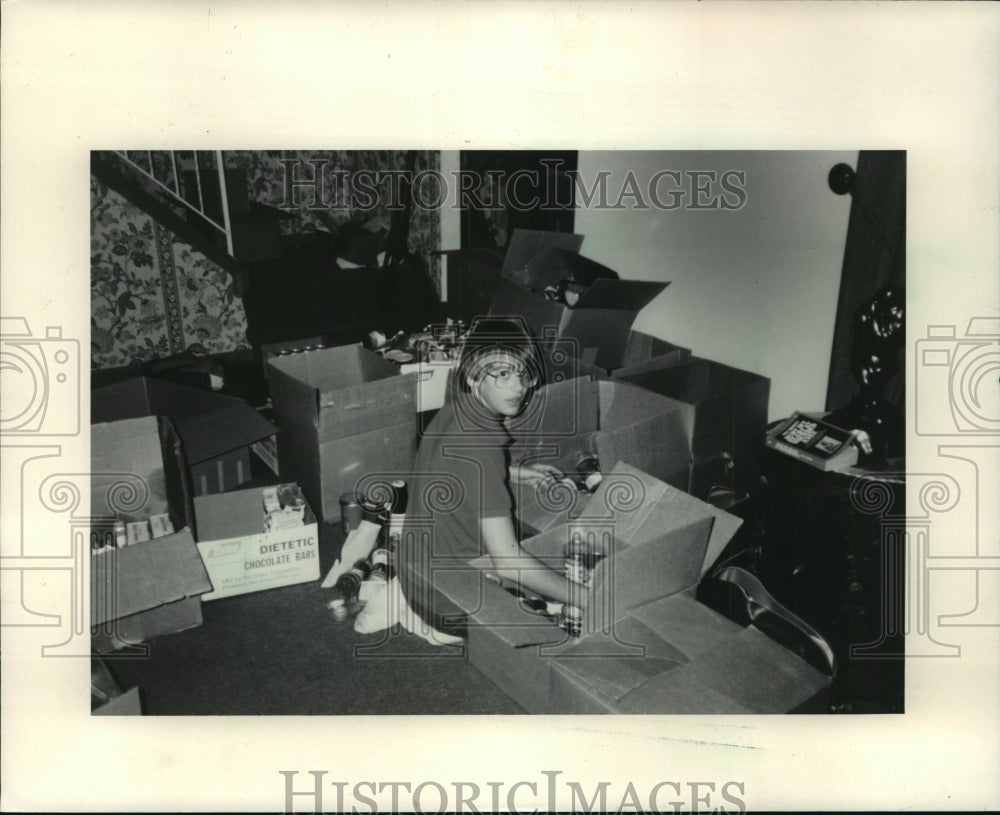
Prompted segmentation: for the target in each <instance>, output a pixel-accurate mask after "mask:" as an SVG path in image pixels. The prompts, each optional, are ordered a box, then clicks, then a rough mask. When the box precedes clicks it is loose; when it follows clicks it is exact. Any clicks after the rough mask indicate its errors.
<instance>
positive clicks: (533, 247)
mask: <svg viewBox="0 0 1000 815" xmlns="http://www.w3.org/2000/svg"><path fill="white" fill-rule="evenodd" d="M581 246H583V235H574V234H571V233H569V232H548V231H545V230H541V229H515V230H514V234H513V235H512V236H511V238H510V243H509V244H508V245H507V254H506V255H505V256H504V259H503V267H502V270H501V271H502V272H503V275H504V277H506V278H507V279H508V280H510V281H511V282H513V283H516V284H518V285H520V286H521V287H522V288H530V287H531V285H532V282H531V279H530V277H529V275H530V272H529V271H528V269H527V267H528V264H529V262H530V261H531V259H532V258H534V257H535V256H537V255H539V254H541V253H542V252H543V251H544V250H546V249H548V248H550V247H554V248H559V249H564V250H566V251H567V252H571V253H572V252H579V251H580V247H581Z"/></svg>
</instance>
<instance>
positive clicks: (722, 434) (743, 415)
mask: <svg viewBox="0 0 1000 815" xmlns="http://www.w3.org/2000/svg"><path fill="white" fill-rule="evenodd" d="M616 378H618V379H621V380H622V381H623V382H630V383H632V384H634V385H638V386H640V387H643V388H647V389H649V390H652V391H655V392H656V393H659V394H663V395H664V396H669V397H670V398H672V399H677V400H679V401H681V402H685V403H687V404H689V405H691V406H692V407H693V409H694V413H693V417H694V424H693V426H692V435H691V439H692V442H691V445H692V453H693V455H694V457H695V458H698V459H700V458H704V457H707V456H712V455H716V454H718V453H720V452H723V451H725V452H728V453H731V454H732V453H738V452H753V451H756V450H758V449H759V448H761V447H763V445H764V435H765V433H766V431H767V408H768V399H769V397H770V393H771V380H770V379H768V378H767V377H764V376H760V375H759V374H755V373H751V372H750V371H743V370H740V369H739V368H733V367H731V366H729V365H723V364H721V363H719V362H713V361H712V360H708V359H702V358H700V357H691V358H690V359H687V360H685V361H684V362H682V363H681V364H679V365H674V366H671V367H666V368H660V369H658V370H651V371H633V372H623V373H619V374H617V375H616Z"/></svg>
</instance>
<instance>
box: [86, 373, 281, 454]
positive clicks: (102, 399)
mask: <svg viewBox="0 0 1000 815" xmlns="http://www.w3.org/2000/svg"><path fill="white" fill-rule="evenodd" d="M139 416H167V417H169V418H170V419H171V420H172V421H173V422H174V425H175V426H176V427H177V432H178V433H179V434H180V436H181V439H182V441H183V442H184V448H185V454H186V456H187V460H188V463H190V464H197V463H198V462H201V461H206V460H208V459H211V458H214V457H216V456H218V455H220V454H222V453H226V452H228V451H230V450H234V449H236V448H238V447H245V446H247V445H250V444H253V443H254V442H255V441H259V440H260V439H262V438H266V437H267V436H270V435H272V434H273V433H274V432H275V430H276V428H275V427H274V425H273V424H271V423H270V422H268V421H267V420H266V419H265V418H264V417H263V416H261V415H260V414H259V413H258V412H257V411H256V410H254V409H253V408H252V407H251V406H250V405H249V404H247V403H246V402H245V401H243V400H242V399H236V398H234V397H232V396H225V395H223V394H219V393H211V392H208V391H203V390H200V389H198V388H190V387H187V386H186V385H177V384H175V383H173V382H165V381H163V380H160V379H156V378H154V377H147V376H138V377H134V378H132V379H126V380H124V381H122V382H116V383H114V384H111V385H106V386H104V387H99V388H94V389H93V391H92V393H91V422H92V423H94V424H97V423H101V422H107V421H116V420H119V419H131V418H135V417H139Z"/></svg>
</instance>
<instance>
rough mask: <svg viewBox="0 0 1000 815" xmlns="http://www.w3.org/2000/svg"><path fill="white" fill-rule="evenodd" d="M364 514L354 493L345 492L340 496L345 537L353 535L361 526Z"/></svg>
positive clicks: (341, 520) (341, 521)
mask: <svg viewBox="0 0 1000 815" xmlns="http://www.w3.org/2000/svg"><path fill="white" fill-rule="evenodd" d="M363 517H364V513H363V512H362V510H361V504H360V503H358V497H357V495H355V494H354V493H353V492H345V493H344V494H343V495H341V496H340V524H341V528H342V529H343V532H344V536H345V537H346V536H347V535H349V534H351V531H352V530H354V529H357V528H358V527H359V526H361V520H362V518H363Z"/></svg>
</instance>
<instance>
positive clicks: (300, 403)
mask: <svg viewBox="0 0 1000 815" xmlns="http://www.w3.org/2000/svg"><path fill="white" fill-rule="evenodd" d="M268 366H269V368H270V371H269V373H268V383H269V387H270V391H271V400H272V402H273V405H274V415H275V416H276V417H277V420H278V425H279V426H280V427H281V431H282V435H281V442H280V444H279V445H278V456H279V467H280V470H281V473H282V477H283V478H288V479H291V480H295V481H297V482H298V483H299V485H300V486H301V487H302V491H303V492H304V493H305V496H306V498H307V500H308V501H309V504H310V506H311V507H312V508H313V511H314V512H315V513H316V514H317V516H319V517H320V518H322V519H323V520H324V521H332V520H336V519H338V518H339V517H340V496H341V495H342V494H343V493H345V492H352V491H354V490H355V489H356V487H357V485H358V483H359V481H361V480H362V479H363V478H364V477H365V476H368V475H372V474H376V473H377V474H383V475H386V474H392V473H405V472H409V471H410V470H411V469H412V467H413V457H414V455H415V453H416V443H417V421H416V401H417V399H416V376H415V375H414V374H400V372H399V367H398V366H397V365H395V364H394V363H392V362H389V361H388V360H385V359H383V358H382V357H381V356H379V355H378V354H376V353H373V352H372V351H368V350H367V349H365V348H364V347H363V346H361V345H360V344H357V345H343V346H339V347H337V348H324V349H322V350H316V351H311V352H309V353H307V354H290V355H288V356H281V357H272V358H271V359H270V360H269V362H268Z"/></svg>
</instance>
